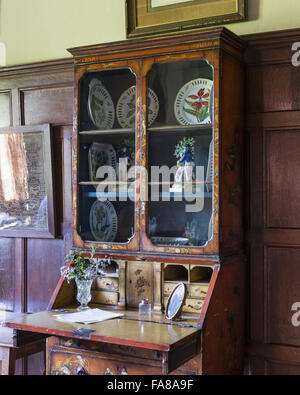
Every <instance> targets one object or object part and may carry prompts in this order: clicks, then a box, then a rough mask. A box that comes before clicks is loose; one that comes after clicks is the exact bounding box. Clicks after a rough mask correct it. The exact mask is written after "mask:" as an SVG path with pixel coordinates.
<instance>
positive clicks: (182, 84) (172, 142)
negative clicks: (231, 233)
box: [148, 59, 213, 246]
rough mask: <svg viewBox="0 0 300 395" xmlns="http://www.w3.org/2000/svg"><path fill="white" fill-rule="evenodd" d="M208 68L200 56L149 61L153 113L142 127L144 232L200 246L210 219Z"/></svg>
mask: <svg viewBox="0 0 300 395" xmlns="http://www.w3.org/2000/svg"><path fill="white" fill-rule="evenodd" d="M212 78H213V69H212V67H211V66H210V65H209V64H208V63H207V62H206V61H205V60H203V59H201V60H194V61H182V62H170V63H162V64H155V65H154V66H153V68H152V69H151V70H150V72H149V73H148V87H151V88H153V89H155V92H156V94H157V96H158V100H159V114H158V116H157V119H156V120H155V122H154V123H153V125H152V126H150V127H149V128H148V175H149V180H150V182H149V188H148V200H149V212H148V235H149V237H150V238H151V240H152V242H153V243H154V244H157V245H173V246H181V245H185V246H204V245H205V244H206V243H207V241H208V240H210V239H211V238H212V231H213V222H212V218H213V216H212V211H213V81H212Z"/></svg>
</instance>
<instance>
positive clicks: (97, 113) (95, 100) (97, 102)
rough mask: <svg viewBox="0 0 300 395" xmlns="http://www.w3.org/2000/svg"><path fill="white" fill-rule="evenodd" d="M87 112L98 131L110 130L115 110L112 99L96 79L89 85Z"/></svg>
mask: <svg viewBox="0 0 300 395" xmlns="http://www.w3.org/2000/svg"><path fill="white" fill-rule="evenodd" d="M88 112H89V115H90V118H91V120H92V121H93V123H94V124H95V126H96V127H97V128H98V129H99V130H106V129H112V127H113V124H114V121H115V108H114V104H113V101H112V98H111V96H110V94H109V92H108V91H107V89H106V88H105V87H104V86H103V84H102V82H101V81H100V80H98V79H97V78H93V79H92V81H91V82H90V84H89V98H88Z"/></svg>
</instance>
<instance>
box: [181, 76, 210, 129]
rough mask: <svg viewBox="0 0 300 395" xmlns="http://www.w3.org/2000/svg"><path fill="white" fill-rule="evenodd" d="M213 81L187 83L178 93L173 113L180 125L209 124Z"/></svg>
mask: <svg viewBox="0 0 300 395" xmlns="http://www.w3.org/2000/svg"><path fill="white" fill-rule="evenodd" d="M212 89H213V81H211V80H208V79H205V78H197V79H195V80H191V81H189V82H187V83H186V84H185V85H183V87H182V88H181V89H180V90H179V91H178V93H177V96H176V99H175V103H174V113H175V117H176V119H177V121H178V122H179V123H180V125H197V124H207V123H211V114H210V102H211V96H212Z"/></svg>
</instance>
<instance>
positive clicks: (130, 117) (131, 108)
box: [117, 85, 159, 128]
mask: <svg viewBox="0 0 300 395" xmlns="http://www.w3.org/2000/svg"><path fill="white" fill-rule="evenodd" d="M158 111H159V102H158V97H157V95H156V93H155V92H154V91H153V90H152V89H150V88H148V126H151V125H152V123H153V122H154V121H155V119H156V117H157V115H158ZM135 116H136V86H135V85H134V86H131V87H130V88H128V89H126V91H124V92H123V93H122V95H121V96H120V98H119V100H118V103H117V119H118V122H119V124H120V125H121V126H122V128H134V126H135Z"/></svg>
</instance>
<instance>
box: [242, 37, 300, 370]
mask: <svg viewBox="0 0 300 395" xmlns="http://www.w3.org/2000/svg"><path fill="white" fill-rule="evenodd" d="M245 38H246V39H247V40H248V43H249V47H248V50H247V53H246V62H247V90H246V92H247V95H246V101H247V125H246V140H247V144H246V146H247V152H246V154H247V160H246V162H247V166H246V168H247V176H246V177H245V180H246V182H247V185H246V200H247V202H248V205H247V207H248V213H247V241H248V243H247V244H248V263H249V264H248V267H249V291H250V292H249V315H248V316H249V334H248V342H249V357H250V366H249V367H250V373H252V374H300V348H299V345H300V327H295V326H293V325H292V322H291V319H292V315H293V314H294V313H295V312H293V311H292V310H291V309H292V305H293V304H294V303H295V302H300V270H299V269H300V198H299V196H300V195H299V193H300V67H295V66H293V64H292V56H293V54H294V53H295V52H293V51H292V45H293V43H294V42H299V41H300V30H291V31H283V32H275V33H265V34H259V35H252V36H248V37H245Z"/></svg>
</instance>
